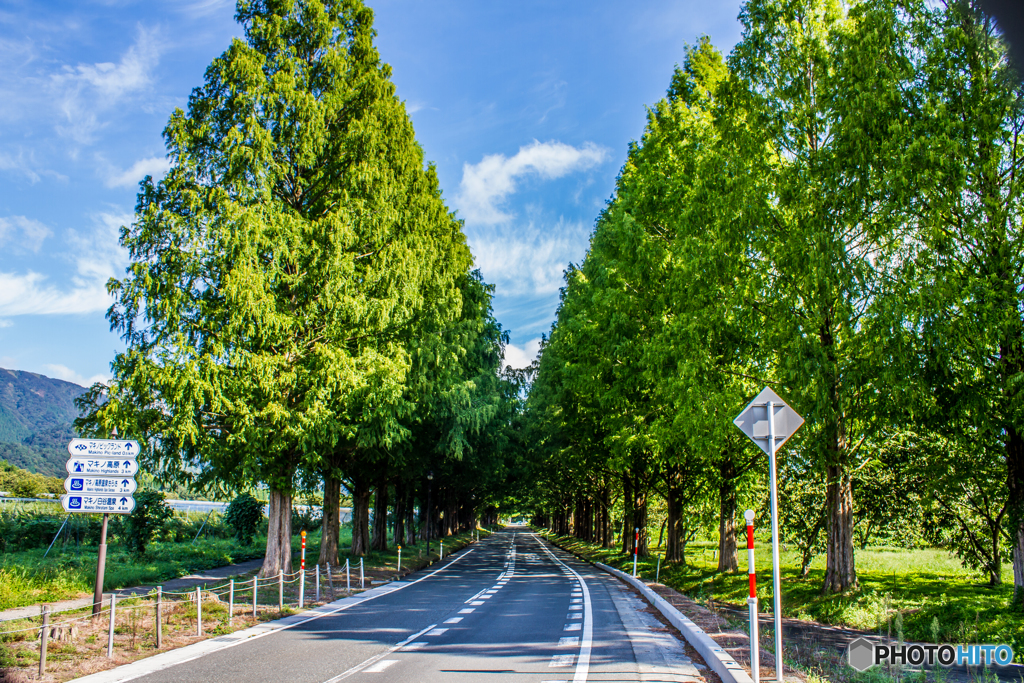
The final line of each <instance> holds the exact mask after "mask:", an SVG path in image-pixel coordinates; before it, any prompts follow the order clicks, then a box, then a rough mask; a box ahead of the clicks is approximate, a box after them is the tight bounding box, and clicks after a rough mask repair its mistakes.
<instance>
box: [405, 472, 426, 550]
mask: <svg viewBox="0 0 1024 683" xmlns="http://www.w3.org/2000/svg"><path fill="white" fill-rule="evenodd" d="M412 488H413V487H412V485H411V484H410V485H407V486H406V487H405V544H406V545H407V546H413V545H416V506H415V505H413V503H415V502H416V499H415V498H414V497H413V493H412ZM421 507H422V505H421Z"/></svg>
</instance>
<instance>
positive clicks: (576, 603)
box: [569, 598, 583, 605]
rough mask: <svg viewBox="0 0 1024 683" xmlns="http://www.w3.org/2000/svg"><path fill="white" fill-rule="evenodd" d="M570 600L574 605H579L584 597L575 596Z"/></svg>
mask: <svg viewBox="0 0 1024 683" xmlns="http://www.w3.org/2000/svg"><path fill="white" fill-rule="evenodd" d="M569 602H571V603H572V604H574V605H578V604H579V603H581V602H583V598H573V599H572V600H570V601H569Z"/></svg>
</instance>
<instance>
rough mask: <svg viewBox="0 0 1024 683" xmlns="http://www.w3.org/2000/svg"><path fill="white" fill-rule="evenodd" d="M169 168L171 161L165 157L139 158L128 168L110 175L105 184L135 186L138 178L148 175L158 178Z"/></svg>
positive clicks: (110, 185) (109, 185) (108, 185)
mask: <svg viewBox="0 0 1024 683" xmlns="http://www.w3.org/2000/svg"><path fill="white" fill-rule="evenodd" d="M170 168H171V162H170V161H169V160H168V159H167V157H149V158H147V159H139V160H138V161H136V162H135V163H134V164H132V167H131V168H129V169H128V170H126V171H122V172H120V173H116V172H115V173H113V174H112V175H110V176H109V177H108V178H107V180H106V181H105V184H106V186H107V187H135V185H137V184H138V182H139V181H140V180H142V179H143V178H144V177H146V176H148V175H151V176H153V178H155V179H158V180H159V179H160V178H163V177H164V174H166V173H167V171H168V169H170Z"/></svg>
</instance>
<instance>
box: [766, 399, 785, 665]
mask: <svg viewBox="0 0 1024 683" xmlns="http://www.w3.org/2000/svg"><path fill="white" fill-rule="evenodd" d="M775 451H776V448H775V402H774V401H768V472H769V480H770V482H769V483H770V485H771V489H772V602H773V604H774V607H775V615H774V616H775V680H777V681H779V682H780V683H781V682H782V576H781V574H782V567H781V565H779V487H778V482H777V480H776V476H775Z"/></svg>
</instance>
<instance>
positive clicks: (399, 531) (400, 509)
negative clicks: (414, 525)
mask: <svg viewBox="0 0 1024 683" xmlns="http://www.w3.org/2000/svg"><path fill="white" fill-rule="evenodd" d="M405 498H406V496H405V484H395V545H402V541H403V540H404V539H405Z"/></svg>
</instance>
